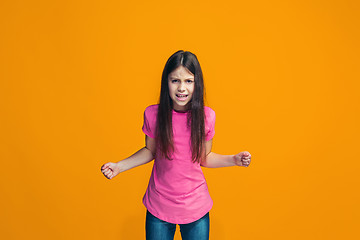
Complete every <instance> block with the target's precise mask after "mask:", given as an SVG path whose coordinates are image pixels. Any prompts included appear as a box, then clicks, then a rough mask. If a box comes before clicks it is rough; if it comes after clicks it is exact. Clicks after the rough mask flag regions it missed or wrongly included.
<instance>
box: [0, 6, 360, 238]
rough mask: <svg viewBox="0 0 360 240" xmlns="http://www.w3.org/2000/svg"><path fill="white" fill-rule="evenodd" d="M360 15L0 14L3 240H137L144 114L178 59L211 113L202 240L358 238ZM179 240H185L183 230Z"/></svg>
mask: <svg viewBox="0 0 360 240" xmlns="http://www.w3.org/2000/svg"><path fill="white" fill-rule="evenodd" d="M359 16H360V8H359V2H358V1H355V0H353V1H350V0H349V1H346V0H341V1H340V0H337V1H320V0H315V1H291V0H289V1H280V0H275V1H260V0H258V1H235V0H225V1H193V0H192V1H187V0H185V1H135V2H131V1H97V0H95V1H77V0H75V1H38V0H37V1H36V0H35V1H16V0H15V1H2V2H1V3H0V19H1V22H0V27H1V36H0V56H1V58H0V109H1V115H0V131H1V134H0V159H1V174H0V176H1V181H0V189H1V200H0V201H1V211H0V213H1V218H0V219H1V220H0V221H1V222H0V238H1V239H8V240H11V239H54V240H57V239H145V237H144V236H145V211H146V209H145V207H144V206H143V205H142V202H141V200H142V196H143V195H144V193H145V190H146V187H147V184H148V181H149V177H150V173H151V168H152V164H153V163H149V164H147V165H144V166H141V167H138V168H135V169H132V170H129V171H128V172H124V173H122V174H120V175H118V176H117V177H116V178H114V179H112V180H108V179H106V178H105V177H104V176H103V175H102V173H101V171H100V167H101V166H102V164H104V163H106V162H110V161H112V162H117V161H120V160H122V159H124V158H126V157H128V156H129V155H131V154H133V153H134V152H135V151H137V150H138V149H140V148H142V147H143V146H144V134H143V133H142V131H141V127H142V121H143V111H144V109H145V108H146V107H147V106H148V105H150V104H156V103H157V100H158V96H159V89H160V78H161V72H162V70H163V67H164V65H165V62H166V60H167V59H168V57H169V56H170V55H171V54H172V53H174V52H175V51H177V50H179V49H183V50H189V51H192V52H194V53H195V54H196V55H197V56H198V58H199V60H200V63H201V66H202V68H203V72H204V78H205V84H206V91H207V92H206V93H207V95H206V96H207V98H206V103H207V105H208V106H210V107H211V108H213V109H214V110H215V111H216V114H217V115H216V116H217V118H216V128H215V129H216V134H215V137H214V144H213V151H214V152H216V153H220V154H236V153H238V152H240V151H249V152H250V153H251V154H252V163H251V165H250V167H248V168H244V167H231V168H220V169H206V168H203V171H204V174H205V177H206V179H207V182H208V186H209V190H210V194H211V196H212V198H213V200H214V206H213V209H212V210H211V212H210V235H211V239H213V240H230V239H246V240H257V239H261V240H263V239H276V240H281V239H286V240H288V239H292V240H296V239H301V240H302V239H308V240H310V239H326V240H329V239H360V234H359V231H358V229H359V227H360V219H359V217H360V210H359V208H360V207H359V202H360V201H359V200H360V199H359V183H360V180H359V170H360V169H359V166H360V163H359V162H360V157H359V156H360V152H359V134H360V131H359V121H360V117H359V113H360V111H359V110H360V107H359V103H360V101H359V100H360V99H359V90H360V89H359V79H360V78H359V77H360V74H359V56H360V51H359V40H360V37H359V29H360V26H359V20H360V19H359ZM175 239H180V234H179V228H178V229H177V232H176V236H175Z"/></svg>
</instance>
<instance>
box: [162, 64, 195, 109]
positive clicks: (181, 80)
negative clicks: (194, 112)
mask: <svg viewBox="0 0 360 240" xmlns="http://www.w3.org/2000/svg"><path fill="white" fill-rule="evenodd" d="M194 80H195V77H194V74H192V73H191V72H190V71H189V70H187V69H186V68H185V67H183V66H179V67H178V68H176V69H175V70H174V71H172V72H171V73H170V74H169V76H168V84H169V94H170V98H171V99H172V101H173V108H174V110H177V111H185V110H187V109H188V103H189V102H190V100H191V98H192V94H193V92H194V85H195V82H194Z"/></svg>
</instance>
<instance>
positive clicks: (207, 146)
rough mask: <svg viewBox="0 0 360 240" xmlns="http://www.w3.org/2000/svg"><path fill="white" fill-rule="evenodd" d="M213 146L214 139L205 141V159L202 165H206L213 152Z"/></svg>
mask: <svg viewBox="0 0 360 240" xmlns="http://www.w3.org/2000/svg"><path fill="white" fill-rule="evenodd" d="M211 148H212V139H210V140H209V141H205V159H203V160H202V161H201V163H200V166H202V167H206V161H207V158H208V155H209V154H210V153H211Z"/></svg>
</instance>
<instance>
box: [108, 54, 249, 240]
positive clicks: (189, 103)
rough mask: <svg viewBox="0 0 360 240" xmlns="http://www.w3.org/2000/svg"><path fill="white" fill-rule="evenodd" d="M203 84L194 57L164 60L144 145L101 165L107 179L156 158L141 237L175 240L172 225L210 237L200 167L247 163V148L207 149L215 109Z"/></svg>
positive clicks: (186, 234)
mask: <svg viewBox="0 0 360 240" xmlns="http://www.w3.org/2000/svg"><path fill="white" fill-rule="evenodd" d="M203 96H204V82H203V75H202V71H201V67H200V64H199V61H198V59H197V57H196V56H195V55H194V54H193V53H191V52H184V51H182V50H180V51H178V52H176V53H174V54H173V55H172V56H171V57H170V58H169V59H168V61H167V62H166V65H165V68H164V71H163V74H162V81H161V92H160V103H159V104H158V105H151V106H149V107H147V108H146V109H145V112H144V124H143V127H142V130H143V132H144V133H145V141H146V146H145V147H144V148H141V149H140V150H139V151H137V152H136V153H134V154H133V155H132V156H130V157H128V158H126V159H124V160H122V161H119V162H117V163H112V162H108V163H106V164H104V165H103V166H102V167H101V171H102V173H103V174H104V175H105V177H107V178H108V179H112V178H114V177H115V176H116V175H118V174H119V173H121V172H124V171H126V170H129V169H131V168H133V167H137V166H140V165H142V164H145V163H148V162H150V161H152V160H153V159H155V161H154V165H153V169H152V173H151V177H150V181H149V185H148V188H147V190H146V193H145V195H144V197H143V204H144V205H145V207H146V208H147V212H146V224H145V229H146V239H147V240H168V239H173V238H174V233H175V229H176V224H179V226H180V232H181V236H182V239H184V240H205V239H209V211H210V209H211V207H212V205H213V202H212V200H211V198H210V195H209V192H208V187H207V184H206V181H205V178H204V175H203V172H202V170H201V166H203V167H210V168H217V167H228V166H243V167H247V166H249V164H250V160H251V155H250V153H249V152H240V153H238V154H236V155H219V154H216V153H213V152H211V146H212V138H213V136H214V134H215V130H214V125H215V112H214V111H213V110H212V109H211V108H209V107H205V106H204V97H203Z"/></svg>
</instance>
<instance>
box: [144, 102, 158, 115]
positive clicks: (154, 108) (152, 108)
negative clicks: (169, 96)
mask: <svg viewBox="0 0 360 240" xmlns="http://www.w3.org/2000/svg"><path fill="white" fill-rule="evenodd" d="M158 107H159V104H154V105H150V106H148V107H146V108H145V113H154V112H157V110H158Z"/></svg>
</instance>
